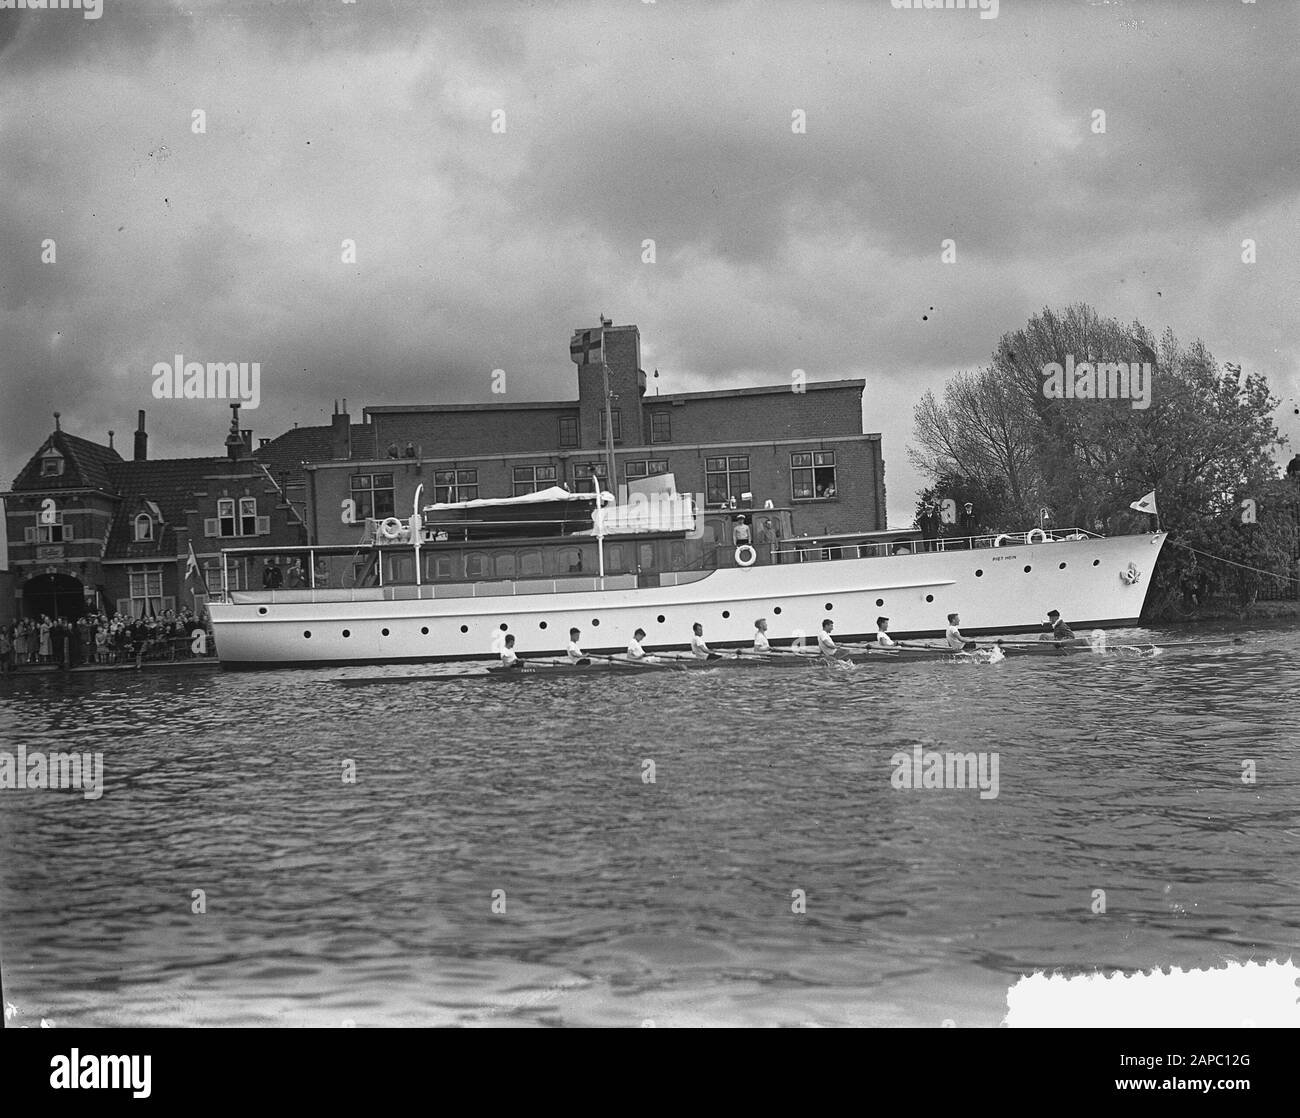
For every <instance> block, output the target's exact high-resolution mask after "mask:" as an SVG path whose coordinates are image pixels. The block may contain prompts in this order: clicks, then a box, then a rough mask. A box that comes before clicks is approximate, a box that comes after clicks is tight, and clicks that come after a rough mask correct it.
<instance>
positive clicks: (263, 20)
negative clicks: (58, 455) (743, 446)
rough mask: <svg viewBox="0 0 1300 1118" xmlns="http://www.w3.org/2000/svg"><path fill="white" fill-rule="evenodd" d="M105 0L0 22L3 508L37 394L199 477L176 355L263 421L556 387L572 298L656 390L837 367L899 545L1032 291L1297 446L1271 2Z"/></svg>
mask: <svg viewBox="0 0 1300 1118" xmlns="http://www.w3.org/2000/svg"><path fill="white" fill-rule="evenodd" d="M5 2H12V0H0V3H5ZM102 4H103V8H102V15H101V17H100V18H99V19H95V20H87V19H85V18H84V16H83V13H82V12H79V11H0V386H2V388H0V391H2V393H3V395H2V397H0V399H2V403H3V407H2V408H0V473H3V480H4V482H5V483H6V484H7V483H8V482H9V481H11V480H12V478H13V476H14V474H15V473H16V471H17V470H18V468H19V467H20V466H21V464H22V463H23V461H25V460H26V458H27V457H28V456H29V455H30V454H31V453H32V452H33V451H34V450H35V449H36V447H37V446H38V445H39V443H40V441H41V440H42V439H43V438H44V436H45V434H46V433H47V432H48V431H49V430H50V429H51V427H52V423H53V421H52V419H51V412H53V411H55V410H58V411H61V412H62V415H63V420H62V422H63V425H64V428H65V429H66V430H70V431H73V432H75V433H77V434H80V435H83V436H85V437H88V438H93V439H97V440H99V441H106V438H107V431H108V430H109V429H110V428H113V429H115V430H116V431H117V445H118V447H119V449H123V448H127V453H129V445H130V435H129V432H130V430H131V429H132V428H133V427H134V417H135V413H136V410H137V409H138V408H147V409H148V412H149V427H150V430H151V453H152V454H153V455H155V456H185V455H201V454H208V453H221V452H222V445H221V440H222V438H223V437H224V430H225V427H226V424H227V422H228V419H229V411H228V408H227V407H226V406H225V405H224V404H223V403H221V402H215V401H214V402H198V401H181V402H168V401H158V400H156V399H154V398H153V396H152V393H151V387H152V384H153V378H152V376H151V369H152V367H153V365H154V363H155V362H158V361H170V360H171V359H172V357H173V355H174V354H177V353H180V354H184V355H185V357H186V358H187V359H190V360H201V361H241V360H242V361H258V362H260V364H261V369H262V383H261V396H262V399H261V406H260V407H259V408H258V409H257V411H255V412H251V413H246V419H247V420H248V422H247V423H246V425H247V426H251V427H252V428H253V429H254V433H255V435H257V436H266V435H274V434H278V433H280V432H281V431H283V430H285V429H286V428H289V427H291V426H293V424H295V423H299V424H303V425H307V424H316V423H323V422H328V420H327V416H328V414H329V412H330V410H331V404H332V400H333V399H334V398H335V397H343V396H346V397H347V398H348V400H349V403H350V405H351V410H352V412H353V414H354V416H357V415H358V413H359V411H360V408H361V406H362V405H365V404H394V403H416V402H424V401H438V402H463V401H470V400H483V399H488V400H490V399H498V400H499V399H500V398H501V397H493V396H492V395H491V371H492V370H493V369H494V368H502V369H504V370H506V372H507V386H508V390H509V393H510V395H511V396H513V397H514V398H517V399H556V398H570V397H572V396H573V395H574V394H575V378H574V367H573V366H572V365H571V364H570V363H569V360H568V339H569V334H570V331H571V330H572V329H573V328H574V327H578V326H589V325H594V324H596V322H597V318H598V315H600V314H601V313H604V314H606V315H608V316H609V317H611V318H613V319H614V320H615V321H616V322H620V323H624V322H635V323H637V324H638V325H639V326H640V328H641V337H642V347H643V349H642V355H643V364H644V365H645V367H646V368H647V369H649V370H653V369H656V368H657V369H658V370H659V371H660V374H661V375H660V379H659V382H658V383H659V384H660V386H661V387H662V389H663V391H693V390H699V389H705V388H714V387H729V386H744V385H751V384H769V383H785V382H788V381H789V378H790V373H791V370H793V369H795V368H801V369H805V370H806V371H807V374H808V376H809V377H810V378H812V379H836V378H840V377H864V378H866V380H867V385H868V386H867V393H866V406H865V408H864V426H865V429H866V430H868V431H880V432H882V433H883V435H884V451H885V460H886V482H887V485H888V490H889V503H890V513H891V520H892V521H894V522H903V521H907V520H910V506H911V502H912V498H913V494H914V491H915V489H916V487H917V485H918V482H919V480H920V479H918V478H917V476H916V475H915V474H914V472H913V471H912V470H911V468H910V466H909V465H908V462H907V459H906V454H905V448H906V443H907V439H908V435H909V432H910V429H911V409H912V406H913V404H914V403H915V402H916V399H917V398H918V397H919V395H920V394H921V393H922V392H923V391H924V390H925V389H926V388H936V389H937V388H939V387H941V385H942V383H943V381H944V379H945V378H946V377H948V376H950V375H951V374H952V373H953V372H954V371H956V370H959V369H967V368H974V367H977V366H979V365H980V364H982V363H983V362H985V361H986V360H987V358H988V356H989V354H990V353H991V351H992V350H993V348H994V346H995V344H996V342H997V339H998V337H999V336H1000V335H1001V334H1002V333H1004V332H1006V331H1008V330H1013V329H1016V328H1017V327H1019V326H1021V325H1023V324H1024V322H1025V321H1026V319H1027V318H1028V317H1029V316H1030V315H1032V314H1033V313H1035V312H1036V311H1038V310H1039V309H1041V308H1042V307H1044V306H1048V305H1050V306H1054V307H1058V306H1064V305H1066V304H1068V303H1072V302H1076V301H1084V302H1088V303H1091V304H1093V305H1094V306H1095V307H1096V308H1097V309H1098V311H1099V312H1101V313H1102V314H1103V315H1114V316H1116V317H1118V318H1120V319H1121V320H1124V321H1130V320H1133V319H1137V320H1140V321H1142V322H1143V323H1145V324H1147V325H1148V326H1150V327H1151V328H1153V329H1154V330H1156V331H1157V332H1159V331H1161V330H1163V329H1164V327H1166V326H1171V327H1172V328H1173V329H1174V330H1175V332H1176V333H1177V334H1178V335H1179V336H1180V337H1182V338H1183V339H1185V340H1190V339H1191V338H1193V337H1197V336H1199V337H1201V338H1203V339H1204V340H1205V341H1206V343H1207V344H1208V345H1209V347H1210V349H1211V350H1212V351H1213V352H1214V353H1215V355H1216V356H1217V357H1218V358H1219V359H1220V360H1230V361H1239V362H1241V363H1243V364H1244V365H1245V366H1246V367H1247V368H1249V369H1252V370H1256V371H1259V372H1263V373H1265V374H1266V375H1268V377H1269V378H1270V379H1271V381H1272V383H1273V386H1274V391H1275V392H1276V393H1277V394H1278V395H1280V396H1282V397H1283V398H1284V403H1283V405H1282V407H1281V408H1280V409H1279V416H1278V419H1279V424H1280V425H1281V426H1282V428H1283V430H1284V431H1286V432H1287V433H1288V434H1289V435H1290V436H1291V437H1292V439H1293V440H1295V441H1297V442H1300V415H1297V414H1296V410H1297V408H1300V399H1298V398H1300V377H1298V376H1297V369H1298V368H1300V366H1298V364H1297V358H1298V357H1300V352H1298V349H1300V347H1298V346H1297V342H1296V337H1295V331H1294V328H1293V324H1294V322H1295V321H1296V309H1297V296H1298V295H1300V284H1298V281H1300V265H1298V264H1297V259H1296V245H1297V239H1298V237H1300V210H1298V207H1297V191H1298V190H1300V173H1298V172H1300V160H1298V159H1297V148H1298V147H1300V132H1298V130H1297V128H1296V127H1295V119H1296V115H1297V111H1298V108H1300V106H1298V102H1300V61H1298V59H1297V51H1296V49H1295V45H1296V42H1297V39H1298V35H1297V32H1298V31H1300V4H1296V3H1291V2H1283V0H1259V2H1258V3H1243V2H1241V0H1169V2H1156V0H1153V2H1142V3H1139V2H1122V0H1105V2H1090V0H1001V3H1000V4H999V5H998V14H997V17H996V18H994V19H981V18H980V15H979V13H978V12H976V11H955V10H951V11H943V10H941V11H924V10H923V11H910V10H902V11H900V10H895V9H894V8H893V6H892V4H891V3H890V0H851V2H844V3H834V2H815V0H803V2H789V3H781V2H775V0H749V2H717V3H713V2H709V0H691V2H689V3H687V2H686V0H655V2H653V3H651V2H643V0H603V2H597V3H582V2H576V0H575V2H567V0H551V2H542V0H538V2H534V3H504V2H501V3H497V2H493V0H476V2H472V3H469V2H467V3H458V2H451V0H428V2H414V0H412V2H406V0H357V2H356V3H347V2H344V0H193V2H190V3H179V2H171V0H102ZM196 109H201V110H203V112H204V114H205V115H206V130H205V131H203V132H196V131H195V130H194V128H193V121H194V111H195V110H196ZM1097 109H1101V110H1104V112H1105V132H1104V134H1098V133H1096V132H1094V131H1093V129H1092V125H1093V121H1094V115H1093V114H1094V110H1097ZM796 110H802V112H803V113H804V114H805V116H806V131H804V132H797V131H795V130H794V128H793V127H792V114H794V113H795V111H796ZM494 119H495V120H496V121H497V122H498V124H497V130H496V131H494V130H493V122H494ZM501 121H504V131H501V130H500V128H501V125H500V123H499V122H501ZM47 238H48V239H52V240H53V241H54V242H55V246H56V262H55V263H43V262H42V259H41V256H42V243H43V242H44V241H45V240H46V239H47ZM946 238H951V239H952V240H954V241H955V242H956V255H957V259H956V262H955V263H950V264H946V263H943V262H942V261H941V247H942V242H943V241H944V240H945V239H946ZM1247 238H1251V239H1253V240H1254V241H1255V242H1256V243H1257V246H1258V247H1257V254H1258V262H1257V263H1255V264H1253V265H1248V264H1244V263H1243V262H1242V247H1241V243H1242V241H1243V240H1245V239H1247ZM345 239H351V240H354V241H355V243H356V262H355V263H344V262H343V261H342V255H343V252H342V242H343V241H344V240H345ZM646 239H653V241H654V242H655V255H656V260H655V262H654V263H652V264H651V263H644V262H643V259H642V257H643V249H642V243H643V241H645V240H646ZM734 434H735V435H736V436H737V437H742V436H743V434H744V433H743V432H741V431H737V432H734Z"/></svg>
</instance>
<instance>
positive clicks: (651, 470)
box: [624, 458, 668, 481]
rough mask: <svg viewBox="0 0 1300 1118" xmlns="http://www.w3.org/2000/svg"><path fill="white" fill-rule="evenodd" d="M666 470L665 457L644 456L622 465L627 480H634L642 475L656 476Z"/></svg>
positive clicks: (666, 462) (666, 461)
mask: <svg viewBox="0 0 1300 1118" xmlns="http://www.w3.org/2000/svg"><path fill="white" fill-rule="evenodd" d="M667 472H668V459H667V458H646V459H642V460H641V461H639V462H628V463H626V465H625V466H624V473H625V475H626V477H627V480H628V481H635V480H636V479H637V478H643V477H656V476H658V475H659V474H666V473H667Z"/></svg>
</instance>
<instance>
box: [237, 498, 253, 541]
mask: <svg viewBox="0 0 1300 1118" xmlns="http://www.w3.org/2000/svg"><path fill="white" fill-rule="evenodd" d="M239 534H240V535H241V536H255V535H257V498H256V497H240V498H239Z"/></svg>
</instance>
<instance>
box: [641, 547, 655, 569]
mask: <svg viewBox="0 0 1300 1118" xmlns="http://www.w3.org/2000/svg"><path fill="white" fill-rule="evenodd" d="M639 551H640V553H639V555H638V556H637V562H638V563H639V564H640V565H641V569H642V570H643V571H653V570H655V569H656V568H657V567H658V564H657V563H656V562H655V547H654V544H652V543H643V544H642V545H641V547H640V549H639Z"/></svg>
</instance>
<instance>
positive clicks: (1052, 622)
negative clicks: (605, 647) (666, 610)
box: [501, 610, 1075, 668]
mask: <svg viewBox="0 0 1300 1118" xmlns="http://www.w3.org/2000/svg"><path fill="white" fill-rule="evenodd" d="M1043 625H1044V627H1045V628H1046V629H1047V630H1048V631H1047V632H1045V633H1044V634H1043V635H1042V637H1041V638H1040V639H1042V640H1051V641H1067V640H1070V641H1072V640H1074V639H1075V636H1074V632H1073V631H1072V630H1071V629H1070V627H1069V626H1068V625H1067V624H1066V623H1065V622H1064V621H1063V620H1062V618H1061V614H1060V612H1059V611H1057V610H1049V611H1048V614H1047V620H1046V621H1044V622H1043ZM834 632H835V622H833V621H832V620H831V619H830V618H829V617H828V618H827V619H826V620H825V621H823V622H822V631H821V632H820V633H818V634H817V652H818V654H819V655H820V656H821V657H822V658H823V659H825V660H843V659H845V658H846V657H848V656H849V653H848V652H846V651H845V650H844V649H842V648H840V647H839V646H838V645H837V644H836V643H835V637H834V635H833V634H834ZM645 636H646V632H645V630H644V629H637V630H636V632H635V633H633V634H632V640H631V641H630V642H628V646H627V658H628V659H629V660H639V661H642V662H644V663H649V664H653V663H657V662H658V661H657V660H656V658H655V657H654V656H651V655H649V654H648V653H647V652H646V650H645V648H644V647H643V646H642V644H641V642H642V641H643V640H645ZM581 637H582V630H580V629H576V628H575V629H570V630H569V646H568V648H567V649H566V650H565V655H566V657H567V659H568V661H569V663H570V664H577V665H587V664H590V663H591V658H590V657H589V656H588V655H587V654H586V653H585V652H583V651H582V645H581V643H580V638H581ZM944 642H945V643H946V644H947V646H948V648H949V649H951V650H952V651H953V652H971V651H973V650H974V649H975V648H977V647H978V645H976V643H975V642H974V641H973V640H970V639H968V638H967V637H965V636H963V635H962V631H961V616H960V615H959V614H956V613H950V614H948V627H947V628H946V629H945V630H944ZM797 643H798V641H796V644H797ZM876 647H877V648H902V647H903V644H902V642H901V641H896V640H894V638H893V637H891V636H890V635H889V618H888V617H877V618H876ZM772 651H773V650H772V645H771V643H770V642H769V641H768V639H767V618H765V617H760V618H759V619H758V620H757V621H755V622H754V652H755V653H758V654H760V655H764V656H767V655H771V654H772ZM690 652H691V655H692V656H693V657H694V658H695V659H697V660H717V659H720V658H721V657H720V654H719V653H717V652H714V651H713V649H711V648H710V647H709V646H708V644H707V642H706V641H705V639H704V626H703V625H701V624H700V623H699V622H698V621H697V622H695V624H694V625H692V626H691V643H690ZM737 655H739V652H738V653H737ZM519 662H520V661H519V655H518V654H517V653H516V652H515V635H514V634H513V633H507V634H506V638H505V644H504V647H503V648H502V649H501V666H502V667H503V668H513V667H516V666H518V664H519Z"/></svg>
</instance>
